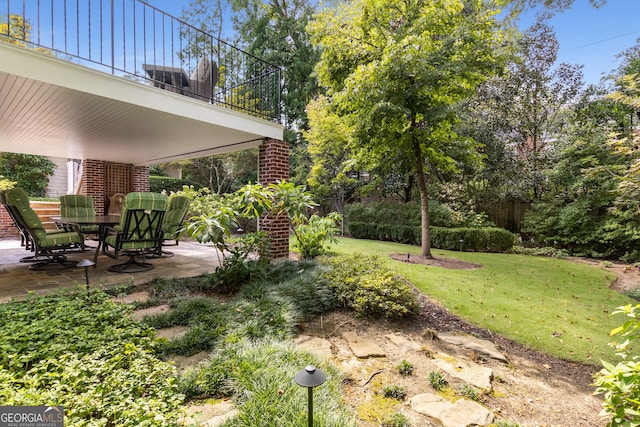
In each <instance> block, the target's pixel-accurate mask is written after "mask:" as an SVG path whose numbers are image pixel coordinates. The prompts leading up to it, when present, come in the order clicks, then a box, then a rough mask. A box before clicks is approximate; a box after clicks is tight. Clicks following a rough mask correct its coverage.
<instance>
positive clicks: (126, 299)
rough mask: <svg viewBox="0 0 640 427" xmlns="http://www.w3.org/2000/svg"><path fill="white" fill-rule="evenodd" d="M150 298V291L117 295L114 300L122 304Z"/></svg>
mask: <svg viewBox="0 0 640 427" xmlns="http://www.w3.org/2000/svg"><path fill="white" fill-rule="evenodd" d="M148 299H149V292H134V293H132V294H129V295H125V296H123V297H116V298H114V299H113V301H114V302H119V303H121V304H133V303H134V302H145V301H147V300H148Z"/></svg>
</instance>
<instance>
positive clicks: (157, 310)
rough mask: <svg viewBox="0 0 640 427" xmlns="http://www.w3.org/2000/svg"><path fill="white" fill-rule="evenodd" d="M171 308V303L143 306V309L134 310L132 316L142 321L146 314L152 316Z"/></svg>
mask: <svg viewBox="0 0 640 427" xmlns="http://www.w3.org/2000/svg"><path fill="white" fill-rule="evenodd" d="M169 310H171V307H170V306H169V305H166V304H165V305H158V306H155V307H149V308H143V309H142V310H136V311H134V312H133V314H132V317H133V318H134V319H135V320H137V321H139V322H140V321H142V319H144V317H145V316H151V315H153V314H160V313H167V312H168V311H169Z"/></svg>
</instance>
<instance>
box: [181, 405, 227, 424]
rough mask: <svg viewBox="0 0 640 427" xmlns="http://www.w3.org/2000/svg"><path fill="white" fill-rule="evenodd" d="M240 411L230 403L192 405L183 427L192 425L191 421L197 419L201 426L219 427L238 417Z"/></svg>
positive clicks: (189, 407)
mask: <svg viewBox="0 0 640 427" xmlns="http://www.w3.org/2000/svg"><path fill="white" fill-rule="evenodd" d="M237 413H238V411H237V410H236V409H235V408H234V406H233V404H232V403H231V402H229V401H223V402H220V403H215V404H204V405H191V406H188V407H187V419H185V420H183V422H182V425H190V424H191V423H190V422H189V420H190V419H193V418H195V419H196V420H197V421H198V422H199V424H198V425H203V426H206V427H217V426H219V425H222V424H223V423H224V422H225V421H227V420H228V419H230V418H233V417H235V416H236V415H237Z"/></svg>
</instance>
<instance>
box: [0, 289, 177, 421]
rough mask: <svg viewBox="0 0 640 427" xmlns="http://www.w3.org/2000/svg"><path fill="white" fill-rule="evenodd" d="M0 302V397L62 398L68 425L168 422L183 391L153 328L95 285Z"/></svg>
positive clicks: (44, 401) (55, 401) (17, 401)
mask: <svg viewBox="0 0 640 427" xmlns="http://www.w3.org/2000/svg"><path fill="white" fill-rule="evenodd" d="M73 291H74V292H76V293H68V292H67V293H58V294H49V295H47V296H44V297H34V296H31V297H30V298H28V299H27V300H25V301H14V302H9V303H5V304H1V305H0V325H2V327H1V328H0V342H1V343H2V344H0V346H1V347H2V349H1V355H0V358H1V359H0V366H1V368H0V384H1V385H0V400H1V401H2V402H4V403H5V404H7V405H16V406H17V405H20V406H31V405H62V406H64V408H65V425H69V426H86V425H92V426H104V427H107V426H113V425H119V426H132V427H133V426H145V425H146V426H151V425H153V426H167V427H168V426H174V425H176V424H177V422H178V418H179V416H180V413H181V407H182V405H183V403H184V396H183V395H182V394H180V393H179V392H178V388H177V383H176V378H175V374H176V372H175V368H174V367H173V366H172V365H171V364H168V363H165V362H162V361H160V360H159V359H158V358H157V357H156V356H155V355H154V353H155V348H156V345H155V343H154V342H153V341H152V336H153V331H152V330H151V329H149V328H148V327H146V326H144V325H141V324H139V323H137V322H135V321H134V320H133V319H131V318H130V317H129V314H130V313H131V308H130V307H129V306H126V305H123V304H116V303H114V302H112V301H111V299H110V297H109V296H108V295H106V294H104V293H102V292H101V291H95V290H93V291H92V293H91V294H90V295H87V294H86V293H84V292H82V291H81V290H80V289H74V290H73Z"/></svg>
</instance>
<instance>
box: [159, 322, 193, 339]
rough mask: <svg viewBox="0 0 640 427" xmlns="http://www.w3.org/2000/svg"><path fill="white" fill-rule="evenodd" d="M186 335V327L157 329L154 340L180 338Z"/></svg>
mask: <svg viewBox="0 0 640 427" xmlns="http://www.w3.org/2000/svg"><path fill="white" fill-rule="evenodd" d="M186 333H187V327H186V326H180V325H177V326H170V327H168V328H161V329H158V331H157V332H156V338H168V339H172V338H180V337H181V336H183V335H184V334H186Z"/></svg>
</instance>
